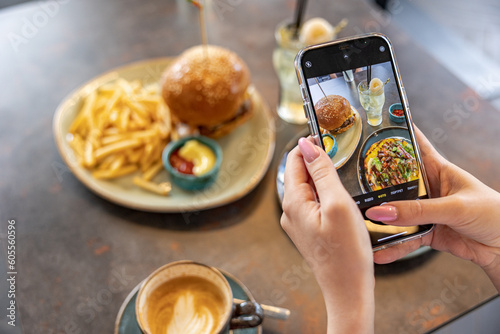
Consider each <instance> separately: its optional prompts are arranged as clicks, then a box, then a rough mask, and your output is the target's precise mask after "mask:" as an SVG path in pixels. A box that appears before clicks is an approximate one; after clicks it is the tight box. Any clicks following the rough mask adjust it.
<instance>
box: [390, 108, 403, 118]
mask: <svg viewBox="0 0 500 334" xmlns="http://www.w3.org/2000/svg"><path fill="white" fill-rule="evenodd" d="M392 114H393V115H394V116H399V117H402V116H403V115H404V113H403V109H394V110H393V111H392Z"/></svg>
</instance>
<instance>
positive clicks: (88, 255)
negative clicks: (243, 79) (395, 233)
mask: <svg viewBox="0 0 500 334" xmlns="http://www.w3.org/2000/svg"><path fill="white" fill-rule="evenodd" d="M293 5H294V1H291V0H287V1H284V0H282V1H265V0H258V1H214V2H213V8H212V10H210V11H209V15H208V17H207V21H208V22H209V30H208V37H209V40H210V42H211V43H213V44H218V45H222V46H225V47H228V48H230V49H232V50H234V51H236V52H237V53H238V54H239V55H241V57H242V58H243V59H244V60H245V61H246V62H247V63H248V65H249V68H250V69H251V72H252V81H253V83H254V84H255V86H256V88H257V89H258V90H259V91H260V92H261V93H262V95H263V97H264V99H265V100H266V101H267V102H268V104H269V105H270V107H271V108H273V109H274V108H275V106H276V104H277V100H278V79H277V77H276V75H275V74H274V71H273V68H272V62H271V57H272V51H273V47H274V37H273V30H274V27H275V26H276V24H277V23H278V22H280V21H282V20H284V19H287V18H291V17H292V16H293ZM307 14H308V15H309V16H311V17H312V16H323V17H325V18H326V19H328V20H329V21H331V22H333V23H336V22H338V21H340V20H341V19H342V18H343V17H347V18H348V19H349V24H348V26H347V27H346V28H345V29H344V31H342V32H341V36H347V35H353V34H356V33H360V32H368V31H380V32H382V33H385V34H387V35H388V36H389V37H390V38H391V40H392V41H393V44H394V45H395V49H396V54H397V56H398V62H399V67H400V70H401V73H402V76H403V81H404V83H405V87H406V91H407V93H408V99H409V101H410V105H411V107H412V111H413V120H414V121H415V123H416V124H417V125H418V126H419V127H420V128H421V129H422V130H423V131H424V133H426V134H427V135H428V136H429V138H430V139H431V140H432V141H433V142H434V143H435V145H436V147H437V148H438V149H439V150H440V151H441V152H442V153H443V154H445V155H446V157H447V158H448V159H449V160H450V161H452V162H454V163H455V164H457V165H459V166H460V167H463V168H465V169H467V170H469V171H470V172H471V173H472V174H474V175H476V176H477V177H478V178H479V179H480V180H482V181H483V182H486V183H487V184H489V185H490V186H491V187H493V188H495V189H496V190H500V179H499V178H498V173H497V172H498V165H499V164H500V150H498V149H492V146H494V140H495V138H496V136H495V135H496V133H497V129H496V128H497V124H499V123H500V113H498V112H497V111H496V110H495V109H494V108H492V107H491V106H490V105H489V104H488V103H487V102H485V101H483V100H481V99H480V98H479V97H478V96H477V95H476V94H475V93H474V90H472V89H470V88H468V87H466V86H464V85H463V84H462V83H461V82H460V81H459V80H457V79H456V78H455V77H454V76H453V75H452V74H450V73H449V72H448V71H447V70H446V69H445V68H444V67H443V66H441V65H440V64H439V63H437V62H436V60H434V59H433V58H431V57H430V56H429V55H428V53H427V52H426V51H425V48H423V47H421V46H419V45H416V44H415V43H414V42H413V41H412V40H411V39H410V38H409V37H408V36H406V35H405V34H403V33H402V32H401V30H400V29H399V28H398V27H397V26H395V25H394V24H393V23H392V22H391V19H390V18H388V17H386V16H383V15H380V13H379V12H378V10H377V9H375V8H374V7H371V6H370V5H369V4H367V3H365V2H364V1H362V0H358V1H347V0H343V1H336V2H334V3H333V4H332V3H331V2H324V1H323V2H310V3H309V8H308V12H307ZM0 35H1V38H0V50H2V51H1V52H0V63H1V64H2V65H1V66H0V78H1V79H2V83H3V84H2V88H1V89H0V115H1V122H0V138H1V143H2V145H1V146H0V162H1V166H2V167H3V168H2V173H1V174H0V212H1V220H2V222H1V224H0V226H1V229H0V232H1V233H2V234H1V235H0V236H1V238H2V245H4V246H3V249H4V250H5V240H6V226H7V221H8V220H9V219H14V220H15V221H16V232H17V234H16V237H17V239H16V241H17V254H16V255H17V268H16V269H17V272H18V274H17V281H16V284H17V302H18V306H19V308H20V315H21V320H22V327H23V328H24V330H25V331H26V333H110V332H112V331H113V328H114V321H115V317H116V315H117V312H118V310H119V308H120V305H121V303H122V301H123V300H124V298H125V297H126V296H127V294H128V293H129V291H130V290H131V289H132V288H133V287H134V286H135V285H136V284H137V283H138V282H140V281H141V280H142V279H144V278H145V277H146V276H147V275H148V274H149V273H150V272H152V271H153V270H154V269H155V268H157V267H159V266H161V265H163V264H165V263H168V262H171V261H174V260H180V259H192V260H196V261H200V262H203V263H207V264H210V265H212V266H216V267H219V268H222V269H224V270H226V271H228V272H230V273H232V274H234V275H235V276H237V277H238V278H239V279H240V280H241V281H243V282H244V283H245V284H246V285H247V287H248V288H249V289H250V290H251V291H252V293H253V294H254V296H255V297H256V298H257V300H259V301H261V302H263V303H267V304H273V305H277V306H282V307H286V308H289V309H290V310H291V311H292V315H291V317H290V319H289V320H288V321H286V322H283V321H277V320H273V319H266V321H265V322H264V324H263V329H264V333H323V332H324V331H325V328H326V315H325V307H324V303H323V299H322V296H321V292H320V290H319V287H318V286H317V283H316V282H315V280H314V277H313V275H312V274H311V272H310V270H309V269H308V268H307V266H306V265H305V262H304V260H303V258H302V257H301V256H300V254H299V253H298V251H297V250H296V249H295V247H294V245H293V244H292V242H291V241H290V240H289V239H288V237H287V236H286V234H285V233H284V232H283V231H282V229H281V227H280V225H279V218H280V215H281V208H280V206H279V204H278V202H277V199H276V192H275V173H276V167H277V163H278V160H279V157H280V153H281V150H282V149H283V148H284V146H285V145H286V143H287V142H288V141H289V140H290V139H291V138H293V137H294V136H295V135H296V134H297V133H298V132H299V131H301V130H303V129H304V126H295V125H290V124H285V123H284V122H282V121H281V120H279V119H278V120H277V126H276V131H277V142H276V154H275V156H274V159H273V163H272V165H271V168H270V170H269V171H268V173H267V174H266V176H265V178H264V179H263V181H262V182H261V183H260V185H259V186H258V187H257V188H256V189H255V190H254V191H252V192H251V193H249V194H248V195H247V196H245V197H244V198H242V199H240V200H238V201H236V202H235V203H233V204H230V205H227V206H224V207H221V208H218V209H212V210H208V211H202V212H193V213H186V214H152V213H145V212H139V211H135V210H131V209H127V208H123V207H120V206H117V205H115V204H112V203H110V202H107V201H106V200H104V199H101V198H99V197H98V196H96V195H94V194H93V193H92V192H91V191H89V190H88V189H87V188H86V187H85V186H84V185H83V184H81V183H80V182H79V181H78V180H77V179H76V178H75V177H74V176H73V175H72V173H71V172H69V170H68V169H67V168H66V167H65V165H64V164H63V162H62V160H61V158H60V156H59V154H58V152H57V149H56V146H55V143H54V140H53V136H52V131H51V123H52V118H53V115H54V111H55V109H56V107H57V105H58V103H59V102H60V101H61V100H62V99H63V98H64V96H66V95H67V94H68V93H69V92H70V91H72V90H73V89H75V88H77V87H78V86H79V85H81V84H82V83H84V82H85V81H87V80H89V79H91V78H92V77H94V76H96V75H99V74H100V73H102V72H104V71H107V70H109V69H111V68H114V67H117V66H120V65H123V64H126V63H129V62H132V61H137V60H142V59H147V58H153V57H164V56H175V55H177V54H179V53H180V52H181V51H182V50H184V49H185V48H187V47H189V46H192V45H195V44H198V43H199V41H200V34H199V29H198V18H197V13H196V10H195V9H194V8H193V7H191V6H190V5H188V4H187V3H186V2H185V1H184V0H178V1H160V0H150V1H147V2H146V1H139V0H126V1H124V0H122V1H120V0H108V1H97V0H89V1H62V0H61V1H59V2H56V1H50V2H45V3H42V2H36V3H30V4H25V5H21V6H17V7H13V8H9V9H5V10H2V11H0ZM492 142H493V143H492ZM495 293H496V291H495V289H494V287H493V286H492V284H491V283H490V282H489V281H488V279H487V277H486V276H485V274H484V273H483V272H482V271H481V270H480V269H479V268H477V267H476V266H475V265H474V264H472V263H470V262H468V261H463V260H460V259H457V258H455V257H453V256H451V255H449V254H444V253H429V254H427V255H424V256H421V257H418V258H415V259H413V260H408V261H405V262H399V263H395V264H392V265H386V266H377V267H376V288H375V296H376V306H377V309H376V332H377V333H421V332H424V331H426V330H428V329H431V328H433V327H435V326H437V325H439V324H440V323H442V322H444V321H446V320H447V319H449V318H450V317H453V316H455V315H457V314H459V313H461V312H464V311H466V310H468V309H470V308H471V307H472V306H474V305H476V304H478V303H480V302H481V301H483V300H485V299H487V298H488V297H490V296H492V295H494V294H495ZM2 307H3V306H2ZM2 309H3V308H2ZM2 318H4V316H3V315H2ZM2 321H3V320H2Z"/></svg>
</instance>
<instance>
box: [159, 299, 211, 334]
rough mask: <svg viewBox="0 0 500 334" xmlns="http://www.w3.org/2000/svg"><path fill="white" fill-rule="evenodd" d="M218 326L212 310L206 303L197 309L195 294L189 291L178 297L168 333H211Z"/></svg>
mask: <svg viewBox="0 0 500 334" xmlns="http://www.w3.org/2000/svg"><path fill="white" fill-rule="evenodd" d="M216 326H217V323H216V319H214V317H213V314H212V313H211V312H210V310H209V309H208V308H207V307H206V306H205V305H201V306H199V307H198V310H196V309H195V301H194V296H193V294H192V293H191V292H189V291H187V292H186V293H185V294H183V295H181V296H179V299H177V302H176V303H175V306H174V314H173V317H172V319H171V320H170V323H169V325H168V327H167V331H166V333H167V334H170V333H184V334H211V333H213V332H214V331H215V330H216V329H217V328H216Z"/></svg>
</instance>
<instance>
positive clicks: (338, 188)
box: [281, 138, 375, 333]
mask: <svg viewBox="0 0 500 334" xmlns="http://www.w3.org/2000/svg"><path fill="white" fill-rule="evenodd" d="M281 226H282V227H283V229H284V230H285V231H286V233H287V234H288V235H289V237H290V238H291V239H292V241H293V242H294V244H295V246H296V247H297V248H298V250H299V251H300V253H301V254H302V256H303V257H304V258H305V259H306V261H307V263H308V264H309V266H310V267H311V269H312V271H313V273H314V275H315V277H316V280H317V281H318V284H319V286H320V288H321V290H322V292H323V296H324V298H325V303H326V307H327V313H328V332H329V333H334V332H335V333H371V332H373V321H374V309H375V306H374V292H373V289H374V283H375V279H374V274H373V253H372V248H371V243H370V238H369V234H368V231H367V229H366V225H365V222H364V219H363V217H362V215H361V213H360V211H359V209H358V207H357V206H356V204H355V203H354V201H353V199H352V198H351V196H350V195H349V193H348V192H347V191H346V190H345V188H344V186H343V185H342V183H341V182H340V179H339V177H338V174H337V172H336V170H335V167H334V166H333V164H332V161H331V160H330V158H329V157H328V155H327V154H326V153H325V152H324V151H323V150H321V149H320V148H319V147H317V146H315V145H314V144H313V143H311V141H309V140H308V139H305V138H301V139H300V140H299V146H298V147H296V148H294V149H293V150H292V151H291V152H290V153H289V154H288V157H287V163H286V168H285V193H284V197H283V215H282V216H281ZM360 319H363V320H362V321H360Z"/></svg>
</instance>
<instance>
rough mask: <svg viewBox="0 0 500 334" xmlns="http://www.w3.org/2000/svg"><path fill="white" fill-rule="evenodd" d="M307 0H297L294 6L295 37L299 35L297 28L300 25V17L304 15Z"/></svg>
mask: <svg viewBox="0 0 500 334" xmlns="http://www.w3.org/2000/svg"><path fill="white" fill-rule="evenodd" d="M306 4H307V0H297V5H296V7H295V22H294V23H293V25H294V31H293V37H294V38H297V37H298V36H299V29H300V26H301V25H302V18H303V17H304V12H305V10H306Z"/></svg>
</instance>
